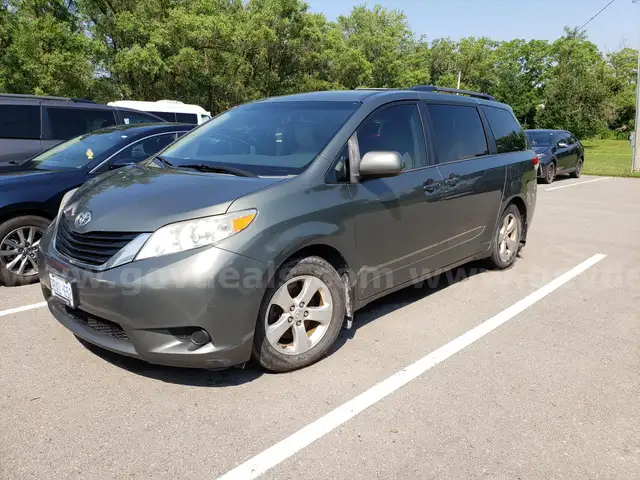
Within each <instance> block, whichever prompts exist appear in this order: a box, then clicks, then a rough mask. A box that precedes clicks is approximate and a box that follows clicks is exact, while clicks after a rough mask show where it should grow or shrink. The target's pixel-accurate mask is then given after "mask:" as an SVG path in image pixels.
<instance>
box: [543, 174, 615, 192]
mask: <svg viewBox="0 0 640 480" xmlns="http://www.w3.org/2000/svg"><path fill="white" fill-rule="evenodd" d="M609 178H611V177H600V178H596V179H594V180H587V181H585V182H578V183H570V184H569V185H560V186H559V187H551V188H547V189H545V192H550V191H551V190H559V189H561V188H569V187H575V186H578V185H584V184H585V183H593V182H599V181H600V180H608V179H609Z"/></svg>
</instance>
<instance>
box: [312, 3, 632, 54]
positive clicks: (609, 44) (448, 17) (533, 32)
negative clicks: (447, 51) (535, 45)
mask: <svg viewBox="0 0 640 480" xmlns="http://www.w3.org/2000/svg"><path fill="white" fill-rule="evenodd" d="M306 1H307V3H308V4H309V6H310V8H311V11H313V12H319V13H324V15H325V16H326V17H327V18H328V19H329V20H335V19H336V18H337V17H338V16H339V15H348V14H349V12H350V11H351V9H352V8H353V6H354V5H361V4H363V3H366V4H367V5H368V6H369V7H372V6H373V5H375V4H380V5H383V6H385V7H387V8H389V9H395V10H402V11H403V12H404V13H405V14H406V15H407V18H408V20H409V24H410V25H411V28H412V29H413V31H414V32H415V33H416V34H418V35H422V34H424V35H426V36H427V38H428V39H429V40H433V39H435V38H440V37H451V38H453V39H459V38H462V37H469V36H474V37H483V36H486V37H491V38H493V39H494V40H512V39H514V38H525V39H528V40H529V39H540V40H551V41H553V40H555V39H556V38H558V37H559V36H561V35H562V34H563V31H564V27H565V26H580V25H583V24H584V23H585V22H587V20H589V18H591V17H592V16H593V15H595V14H596V13H598V11H599V10H600V9H602V8H603V7H604V6H605V5H606V4H607V3H609V1H610V0H373V1H372V0H369V1H365V0H306ZM585 28H586V30H587V35H588V37H589V40H591V41H592V42H593V43H595V44H596V45H598V47H599V48H600V49H601V50H602V51H603V52H608V51H614V50H618V49H620V47H621V46H622V45H624V46H628V47H632V48H637V47H638V45H639V44H640V1H639V2H638V3H635V4H634V3H632V0H614V2H613V3H612V4H611V5H610V6H609V7H607V9H606V10H605V11H603V12H602V13H601V14H600V15H598V16H597V17H596V18H595V19H594V20H592V21H591V22H590V23H589V24H588V25H587V26H586V27H585Z"/></svg>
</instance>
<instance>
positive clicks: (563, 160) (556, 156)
mask: <svg viewBox="0 0 640 480" xmlns="http://www.w3.org/2000/svg"><path fill="white" fill-rule="evenodd" d="M525 133H526V135H527V138H528V139H529V143H530V144H531V148H533V150H534V151H535V152H536V153H537V154H538V159H539V161H540V168H539V170H538V177H540V178H541V179H542V181H543V182H544V183H552V182H553V180H554V179H555V177H556V175H561V174H570V175H571V176H572V177H574V178H578V177H580V174H581V173H582V168H583V167H584V148H583V147H582V144H581V143H580V142H579V141H578V140H577V139H576V137H575V136H574V135H573V134H572V133H571V132H568V131H566V130H525Z"/></svg>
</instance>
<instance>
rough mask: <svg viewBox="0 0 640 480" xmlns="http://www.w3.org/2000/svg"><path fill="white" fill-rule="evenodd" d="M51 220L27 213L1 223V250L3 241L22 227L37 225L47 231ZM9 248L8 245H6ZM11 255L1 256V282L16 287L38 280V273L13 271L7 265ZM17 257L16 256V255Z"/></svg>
mask: <svg viewBox="0 0 640 480" xmlns="http://www.w3.org/2000/svg"><path fill="white" fill-rule="evenodd" d="M49 223H50V222H49V220H47V219H46V218H43V217H38V216H35V215H25V216H23V217H15V218H11V219H9V220H7V221H5V222H4V223H2V224H0V251H1V250H2V248H3V242H4V240H5V238H7V236H8V235H9V234H10V233H11V232H13V231H15V230H16V229H19V228H21V227H35V228H37V229H39V230H41V231H43V232H44V231H45V230H46V229H47V227H48V226H49ZM4 248H5V249H6V248H7V247H6V246H5V247H4ZM9 258H11V257H6V256H3V257H0V283H3V284H4V285H6V286H7V287H14V286H18V285H28V284H31V283H35V282H37V281H38V273H37V272H36V273H34V274H31V275H17V274H16V273H14V272H11V271H10V270H9V269H7V268H6V267H7V266H8V263H9V262H8V259H9ZM14 258H15V257H14Z"/></svg>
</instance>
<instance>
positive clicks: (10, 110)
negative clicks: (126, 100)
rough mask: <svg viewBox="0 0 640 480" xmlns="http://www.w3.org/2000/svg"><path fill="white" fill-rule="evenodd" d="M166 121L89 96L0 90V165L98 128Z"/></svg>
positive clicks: (39, 151) (29, 156) (17, 160)
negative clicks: (82, 97)
mask: <svg viewBox="0 0 640 480" xmlns="http://www.w3.org/2000/svg"><path fill="white" fill-rule="evenodd" d="M164 121H165V120H163V119H162V118H160V117H158V116H156V115H153V114H151V113H145V112H140V111H138V110H131V109H128V108H121V107H111V106H108V105H100V104H98V103H94V102H91V101H89V100H79V99H75V98H63V97H38V96H34V95H14V94H0V166H1V165H3V164H6V163H9V162H21V161H24V160H27V159H28V158H31V157H33V156H34V155H37V154H39V153H41V152H44V151H45V150H48V149H49V148H51V147H54V146H56V145H58V144H59V143H62V142H64V141H65V140H69V139H70V138H73V137H77V136H78V135H82V134H83V133H89V132H93V131H94V130H98V129H99V128H105V127H111V126H113V125H132V124H136V123H162V122H164Z"/></svg>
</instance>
